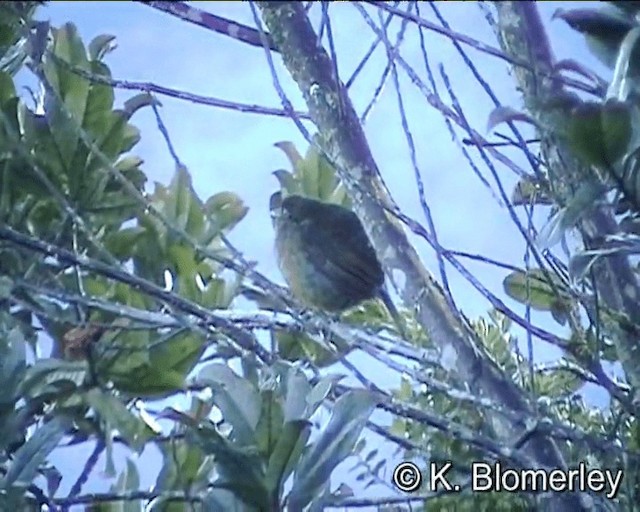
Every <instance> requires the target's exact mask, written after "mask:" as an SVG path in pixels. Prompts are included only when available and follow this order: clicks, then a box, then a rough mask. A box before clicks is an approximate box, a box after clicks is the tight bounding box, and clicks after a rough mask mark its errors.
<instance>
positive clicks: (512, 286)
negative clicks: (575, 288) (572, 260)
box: [503, 268, 571, 311]
mask: <svg viewBox="0 0 640 512" xmlns="http://www.w3.org/2000/svg"><path fill="white" fill-rule="evenodd" d="M551 276H552V279H553V282H554V285H555V288H556V290H558V294H556V292H555V291H554V289H553V287H552V286H551V284H550V283H549V282H548V281H547V279H546V277H545V275H544V273H543V272H542V270H540V269H535V268H534V269H531V270H530V271H529V272H528V273H525V272H521V271H515V272H512V273H511V274H509V275H508V276H507V277H506V278H505V279H504V281H503V287H504V290H505V292H506V294H507V295H508V296H509V297H511V298H512V299H514V300H516V301H518V302H520V303H521V304H528V305H529V306H531V308H532V309H535V310H538V311H551V310H552V309H553V308H558V307H560V306H559V305H560V304H564V305H565V310H568V309H569V308H570V305H571V302H570V301H571V295H570V294H569V293H567V292H566V291H565V289H566V285H565V284H564V283H562V281H560V280H559V279H557V278H554V277H553V275H552V274H551Z"/></svg>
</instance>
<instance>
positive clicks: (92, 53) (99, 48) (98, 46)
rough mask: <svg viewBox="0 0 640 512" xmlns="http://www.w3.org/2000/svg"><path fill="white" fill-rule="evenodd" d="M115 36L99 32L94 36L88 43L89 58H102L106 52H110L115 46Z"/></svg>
mask: <svg viewBox="0 0 640 512" xmlns="http://www.w3.org/2000/svg"><path fill="white" fill-rule="evenodd" d="M115 39H116V36H112V35H111V34H101V35H99V36H96V37H94V38H93V39H92V40H91V42H90V43H89V58H90V59H91V60H102V59H104V57H105V55H107V53H110V52H112V51H113V50H115V48H116V44H115V42H114V41H115Z"/></svg>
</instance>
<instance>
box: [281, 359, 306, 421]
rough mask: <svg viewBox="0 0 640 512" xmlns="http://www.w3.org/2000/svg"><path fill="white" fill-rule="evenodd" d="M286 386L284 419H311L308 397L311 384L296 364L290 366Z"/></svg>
mask: <svg viewBox="0 0 640 512" xmlns="http://www.w3.org/2000/svg"><path fill="white" fill-rule="evenodd" d="M285 378H286V380H285V383H286V388H285V390H284V406H283V412H284V420H285V421H293V420H301V419H305V420H306V419H309V417H310V414H308V412H307V399H308V396H309V393H310V392H311V386H310V385H309V381H308V380H307V377H306V375H305V374H304V373H303V372H302V370H300V369H299V368H296V367H294V366H290V367H289V368H288V371H287V373H286V377H285Z"/></svg>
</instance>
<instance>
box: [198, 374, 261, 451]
mask: <svg viewBox="0 0 640 512" xmlns="http://www.w3.org/2000/svg"><path fill="white" fill-rule="evenodd" d="M197 381H198V382H200V383H202V384H206V385H208V386H210V387H211V389H212V390H213V399H212V400H213V402H214V403H215V404H216V405H217V406H218V407H219V408H220V411H221V412H222V416H223V418H224V419H225V421H227V422H229V424H231V426H232V427H233V438H234V440H235V441H237V442H238V444H239V445H241V446H256V445H257V440H256V427H257V425H258V421H259V419H260V412H261V409H262V402H261V399H260V395H259V394H258V392H257V391H256V389H255V388H254V386H253V385H252V384H251V383H250V382H249V381H248V380H246V379H243V378H242V377H239V376H238V375H236V374H235V373H234V372H233V371H232V370H231V369H230V368H229V367H228V366H226V365H224V364H220V363H213V364H210V365H208V366H206V367H205V368H203V369H202V370H201V371H200V373H199V375H198V379H197Z"/></svg>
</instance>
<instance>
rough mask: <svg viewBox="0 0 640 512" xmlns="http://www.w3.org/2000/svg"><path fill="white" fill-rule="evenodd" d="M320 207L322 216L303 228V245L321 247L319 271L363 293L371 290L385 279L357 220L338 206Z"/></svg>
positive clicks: (353, 214) (365, 293)
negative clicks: (304, 238)
mask: <svg viewBox="0 0 640 512" xmlns="http://www.w3.org/2000/svg"><path fill="white" fill-rule="evenodd" d="M323 207H324V208H323V215H320V216H318V218H313V219H311V220H307V222H310V224H309V228H310V229H303V230H302V233H303V236H304V237H306V238H307V240H304V243H305V244H309V245H314V246H320V247H322V248H323V256H324V261H322V262H321V263H317V265H318V266H319V267H324V268H319V270H320V271H323V272H325V273H327V274H328V275H329V276H331V275H335V276H336V278H337V279H341V280H342V281H343V282H344V283H348V286H349V287H350V288H352V289H353V290H354V291H359V292H360V294H361V295H363V296H365V295H367V294H370V293H372V292H373V291H374V290H375V288H377V287H379V286H381V285H382V283H383V282H384V274H383V273H382V268H381V267H380V263H379V261H378V258H377V256H376V253H375V251H374V249H373V247H372V246H371V243H370V242H369V238H368V236H367V234H366V232H365V231H364V228H363V227H362V224H361V222H360V220H359V219H358V217H357V216H356V214H355V213H353V212H352V211H350V210H347V209H345V208H342V207H340V206H336V205H323ZM325 212H326V213H325ZM309 245H308V246H309Z"/></svg>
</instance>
